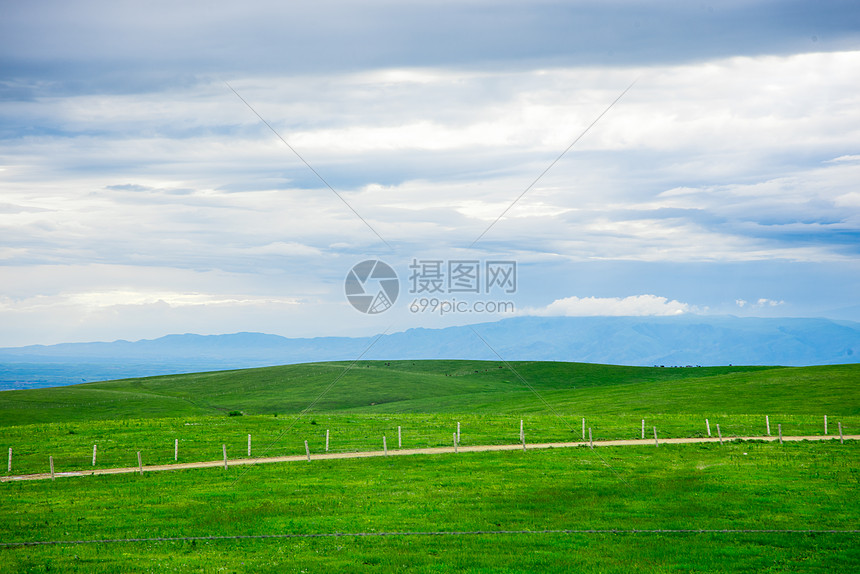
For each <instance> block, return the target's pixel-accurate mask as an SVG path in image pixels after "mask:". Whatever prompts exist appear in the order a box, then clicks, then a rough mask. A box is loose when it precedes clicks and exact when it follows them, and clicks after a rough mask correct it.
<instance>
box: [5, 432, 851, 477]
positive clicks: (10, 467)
mask: <svg viewBox="0 0 860 574" xmlns="http://www.w3.org/2000/svg"><path fill="white" fill-rule="evenodd" d="M839 444H845V441H844V440H842V423H841V422H840V423H839ZM11 453H12V449H11V448H10V449H9V470H11V469H12V458H11V457H12V454H11Z"/></svg>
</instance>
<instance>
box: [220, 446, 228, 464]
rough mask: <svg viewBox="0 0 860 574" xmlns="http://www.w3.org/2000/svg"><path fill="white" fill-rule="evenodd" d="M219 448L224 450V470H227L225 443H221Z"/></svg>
mask: <svg viewBox="0 0 860 574" xmlns="http://www.w3.org/2000/svg"><path fill="white" fill-rule="evenodd" d="M221 450H222V451H224V470H227V445H226V444H222V445H221Z"/></svg>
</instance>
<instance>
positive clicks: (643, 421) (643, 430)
mask: <svg viewBox="0 0 860 574" xmlns="http://www.w3.org/2000/svg"><path fill="white" fill-rule="evenodd" d="M642 439H643V440H644V439H645V419H642Z"/></svg>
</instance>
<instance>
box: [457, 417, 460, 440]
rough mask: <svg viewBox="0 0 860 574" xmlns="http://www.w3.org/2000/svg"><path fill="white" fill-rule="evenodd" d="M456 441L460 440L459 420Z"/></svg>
mask: <svg viewBox="0 0 860 574" xmlns="http://www.w3.org/2000/svg"><path fill="white" fill-rule="evenodd" d="M457 442H458V443H459V442H460V421H457Z"/></svg>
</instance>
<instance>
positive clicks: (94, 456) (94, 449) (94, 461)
mask: <svg viewBox="0 0 860 574" xmlns="http://www.w3.org/2000/svg"><path fill="white" fill-rule="evenodd" d="M95 465H96V445H93V466H95Z"/></svg>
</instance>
